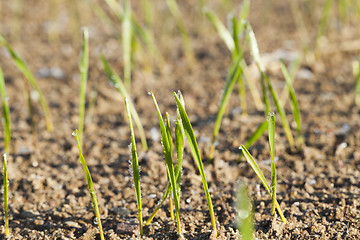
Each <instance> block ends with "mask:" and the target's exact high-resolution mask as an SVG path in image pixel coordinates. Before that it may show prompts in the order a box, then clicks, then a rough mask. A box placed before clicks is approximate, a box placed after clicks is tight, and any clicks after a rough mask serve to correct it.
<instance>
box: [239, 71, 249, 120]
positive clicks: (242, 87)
mask: <svg viewBox="0 0 360 240" xmlns="http://www.w3.org/2000/svg"><path fill="white" fill-rule="evenodd" d="M238 87H239V96H240V106H241V111H242V115H244V116H247V104H246V91H245V90H246V89H245V83H244V75H243V74H239V77H238Z"/></svg>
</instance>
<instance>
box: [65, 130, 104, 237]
mask: <svg viewBox="0 0 360 240" xmlns="http://www.w3.org/2000/svg"><path fill="white" fill-rule="evenodd" d="M72 135H73V136H75V137H76V142H77V145H78V148H79V155H80V163H81V165H82V166H83V168H84V173H85V178H86V182H87V184H88V188H89V192H90V197H91V202H92V205H93V208H94V212H95V217H96V219H97V222H98V227H99V233H100V238H101V240H104V233H103V230H102V225H101V218H100V211H99V206H98V203H97V198H96V193H95V188H94V184H93V181H92V179H91V175H90V171H89V169H88V167H87V165H86V162H85V159H84V156H83V154H82V151H81V145H80V139H79V131H78V130H77V129H76V130H75V131H74V132H73V133H72Z"/></svg>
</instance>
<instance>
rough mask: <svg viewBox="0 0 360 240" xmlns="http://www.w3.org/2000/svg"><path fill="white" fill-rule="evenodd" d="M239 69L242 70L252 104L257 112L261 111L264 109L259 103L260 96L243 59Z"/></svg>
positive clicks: (260, 102)
mask: <svg viewBox="0 0 360 240" xmlns="http://www.w3.org/2000/svg"><path fill="white" fill-rule="evenodd" d="M240 67H241V69H242V72H243V74H244V76H245V80H246V82H247V85H248V87H249V90H250V92H251V95H252V97H253V100H254V104H255V107H256V109H257V110H263V108H264V104H263V103H262V101H261V97H260V94H259V90H258V89H257V87H256V84H255V78H254V77H252V75H251V73H250V70H249V67H248V66H247V64H246V62H245V60H244V59H242V60H241V61H240Z"/></svg>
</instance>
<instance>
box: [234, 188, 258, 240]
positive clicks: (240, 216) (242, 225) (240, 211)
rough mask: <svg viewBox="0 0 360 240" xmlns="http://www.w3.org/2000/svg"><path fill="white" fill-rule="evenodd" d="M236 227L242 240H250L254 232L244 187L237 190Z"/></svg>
mask: <svg viewBox="0 0 360 240" xmlns="http://www.w3.org/2000/svg"><path fill="white" fill-rule="evenodd" d="M236 198H237V200H236V208H237V217H236V220H237V221H236V222H237V227H238V229H239V231H240V233H241V236H242V239H243V240H252V239H253V237H252V235H253V232H254V216H253V211H252V206H251V202H250V198H249V195H248V192H247V189H246V187H245V186H243V185H241V186H239V187H238V190H237V197H236Z"/></svg>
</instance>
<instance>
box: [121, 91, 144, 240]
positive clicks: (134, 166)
mask: <svg viewBox="0 0 360 240" xmlns="http://www.w3.org/2000/svg"><path fill="white" fill-rule="evenodd" d="M125 106H126V112H127V117H128V119H129V126H130V131H131V158H132V173H133V179H134V186H135V193H136V201H137V208H138V214H139V224H140V235H143V220H142V207H141V188H140V170H139V161H138V155H137V152H136V142H135V133H134V128H133V124H132V120H131V111H130V106H129V102H128V99H127V98H125Z"/></svg>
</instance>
